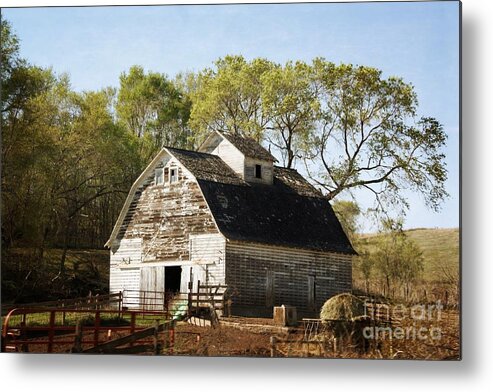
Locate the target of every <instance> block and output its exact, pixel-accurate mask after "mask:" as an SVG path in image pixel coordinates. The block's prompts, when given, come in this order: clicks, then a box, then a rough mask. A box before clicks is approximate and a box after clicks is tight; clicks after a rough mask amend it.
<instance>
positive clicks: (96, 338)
mask: <svg viewBox="0 0 493 392" xmlns="http://www.w3.org/2000/svg"><path fill="white" fill-rule="evenodd" d="M100 323H101V314H100V312H99V310H97V311H96V319H95V321H94V345H95V346H97V345H98V344H99V325H100Z"/></svg>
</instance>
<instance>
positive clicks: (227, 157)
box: [211, 138, 245, 178]
mask: <svg viewBox="0 0 493 392" xmlns="http://www.w3.org/2000/svg"><path fill="white" fill-rule="evenodd" d="M211 154H213V155H217V156H219V158H221V159H222V160H223V161H224V162H226V164H227V165H228V166H229V167H231V169H233V171H234V172H235V173H236V174H238V175H240V176H241V177H242V178H244V176H245V173H244V167H245V156H244V155H243V153H242V152H240V150H238V149H237V148H236V147H235V146H233V144H231V143H230V142H229V141H227V140H226V139H224V138H223V140H222V141H221V142H220V143H219V144H218V145H217V147H216V148H215V149H214V150H213V151H212V152H211Z"/></svg>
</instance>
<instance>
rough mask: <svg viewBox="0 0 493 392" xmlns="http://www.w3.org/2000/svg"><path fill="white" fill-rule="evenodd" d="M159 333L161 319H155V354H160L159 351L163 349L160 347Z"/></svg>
mask: <svg viewBox="0 0 493 392" xmlns="http://www.w3.org/2000/svg"><path fill="white" fill-rule="evenodd" d="M158 334H159V321H158V320H156V321H154V355H159V352H160V351H161V350H160V347H159V341H158V337H159V335H158Z"/></svg>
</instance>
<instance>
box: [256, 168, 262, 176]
mask: <svg viewBox="0 0 493 392" xmlns="http://www.w3.org/2000/svg"><path fill="white" fill-rule="evenodd" d="M255 178H262V165H255Z"/></svg>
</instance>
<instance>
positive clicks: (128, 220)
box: [112, 159, 218, 263]
mask: <svg viewBox="0 0 493 392" xmlns="http://www.w3.org/2000/svg"><path fill="white" fill-rule="evenodd" d="M163 166H164V173H165V175H164V178H165V183H164V184H162V185H156V184H155V183H154V172H152V173H151V174H150V175H149V176H148V178H147V179H146V180H145V181H144V182H143V184H142V185H141V186H140V187H139V189H138V190H137V192H136V194H135V197H134V200H133V201H132V203H131V205H130V208H129V211H128V213H127V216H126V217H125V219H124V220H123V224H122V226H121V228H120V232H119V235H118V237H117V244H116V245H113V246H112V253H114V251H115V249H117V248H118V240H128V239H137V238H140V239H142V262H144V263H145V262H159V261H180V260H189V257H190V255H189V235H190V234H217V233H218V230H217V228H216V225H215V223H214V221H213V218H212V214H211V213H210V210H209V208H208V206H207V204H206V202H205V200H204V198H203V196H202V193H201V191H200V188H199V186H198V184H197V183H196V181H195V179H194V178H193V176H191V175H190V174H189V173H188V171H187V170H186V169H184V168H183V167H182V166H181V164H179V163H178V162H177V161H175V160H174V159H171V160H164V161H163V162H161V164H160V165H158V167H163ZM170 166H172V167H178V168H179V170H178V177H179V181H178V182H176V183H171V184H170V183H169V182H168V176H167V173H168V171H167V168H168V167H170ZM117 252H118V250H117Z"/></svg>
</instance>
